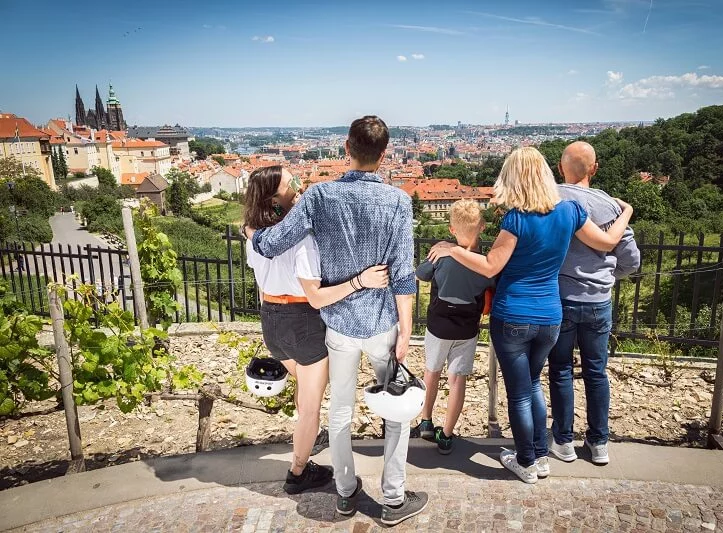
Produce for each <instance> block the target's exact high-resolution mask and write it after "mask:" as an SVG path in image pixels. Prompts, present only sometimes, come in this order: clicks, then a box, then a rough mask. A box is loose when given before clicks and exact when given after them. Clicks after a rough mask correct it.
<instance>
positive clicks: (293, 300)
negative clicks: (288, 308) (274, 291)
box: [264, 294, 309, 304]
mask: <svg viewBox="0 0 723 533" xmlns="http://www.w3.org/2000/svg"><path fill="white" fill-rule="evenodd" d="M264 302H269V303H270V304H302V303H309V300H308V299H307V298H306V296H291V295H289V294H282V295H280V296H273V295H271V294H264Z"/></svg>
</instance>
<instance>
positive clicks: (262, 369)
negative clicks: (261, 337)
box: [246, 357, 289, 397]
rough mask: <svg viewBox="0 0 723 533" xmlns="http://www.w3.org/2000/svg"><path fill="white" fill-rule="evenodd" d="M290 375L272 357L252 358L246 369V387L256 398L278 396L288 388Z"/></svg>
mask: <svg viewBox="0 0 723 533" xmlns="http://www.w3.org/2000/svg"><path fill="white" fill-rule="evenodd" d="M288 378H289V373H288V372H287V371H286V368H285V367H284V365H282V364H281V363H280V362H279V361H277V360H276V359H274V358H272V357H252V358H251V361H249V364H248V366H247V367H246V386H247V387H248V389H249V392H250V393H251V394H255V395H256V396H265V397H268V396H276V395H277V394H281V392H282V391H283V390H284V388H285V387H286V381H287V379H288Z"/></svg>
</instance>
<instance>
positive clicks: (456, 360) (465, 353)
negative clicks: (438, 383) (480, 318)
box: [424, 330, 477, 376]
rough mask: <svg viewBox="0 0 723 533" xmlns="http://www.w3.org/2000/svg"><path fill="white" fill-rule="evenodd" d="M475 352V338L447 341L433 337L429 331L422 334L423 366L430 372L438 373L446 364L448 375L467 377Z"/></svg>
mask: <svg viewBox="0 0 723 533" xmlns="http://www.w3.org/2000/svg"><path fill="white" fill-rule="evenodd" d="M476 350H477V337H473V338H471V339H462V340H447V339H440V338H438V337H435V336H434V335H433V334H431V333H430V332H429V330H426V331H425V333H424V351H425V353H426V365H425V366H426V368H427V370H429V371H430V372H440V371H441V370H442V369H443V368H444V364H445V363H447V372H448V373H449V374H457V375H459V376H469V375H470V374H471V373H472V370H473V368H474V356H475V352H476Z"/></svg>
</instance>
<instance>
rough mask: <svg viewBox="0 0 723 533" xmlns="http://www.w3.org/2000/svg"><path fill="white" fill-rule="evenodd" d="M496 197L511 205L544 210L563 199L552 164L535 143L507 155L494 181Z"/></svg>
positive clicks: (526, 210) (549, 209)
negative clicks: (556, 183) (546, 159)
mask: <svg viewBox="0 0 723 533" xmlns="http://www.w3.org/2000/svg"><path fill="white" fill-rule="evenodd" d="M495 197H496V200H497V202H498V203H501V204H503V205H505V206H507V207H509V208H510V209H513V208H515V209H519V210H520V211H525V212H531V213H542V214H544V213H549V212H550V211H552V209H553V208H554V207H555V204H557V203H558V202H559V201H560V195H559V194H558V192H557V185H555V176H554V175H553V174H552V170H550V166H549V165H548V164H547V161H545V157H544V156H543V155H542V154H541V153H540V152H539V150H537V148H533V147H532V146H525V147H523V148H517V149H516V150H513V151H512V153H510V155H508V156H507V159H505V163H504V165H502V170H501V171H500V175H499V176H498V177H497V181H496V182H495Z"/></svg>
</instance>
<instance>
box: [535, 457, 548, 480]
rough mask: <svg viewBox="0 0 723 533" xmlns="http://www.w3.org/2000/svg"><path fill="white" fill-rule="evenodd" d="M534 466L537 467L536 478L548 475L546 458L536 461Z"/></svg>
mask: <svg viewBox="0 0 723 533" xmlns="http://www.w3.org/2000/svg"><path fill="white" fill-rule="evenodd" d="M535 466H536V467H537V477H538V478H543V477H547V476H549V475H550V461H549V460H548V459H547V456H545V457H540V458H538V459H537V461H535Z"/></svg>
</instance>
